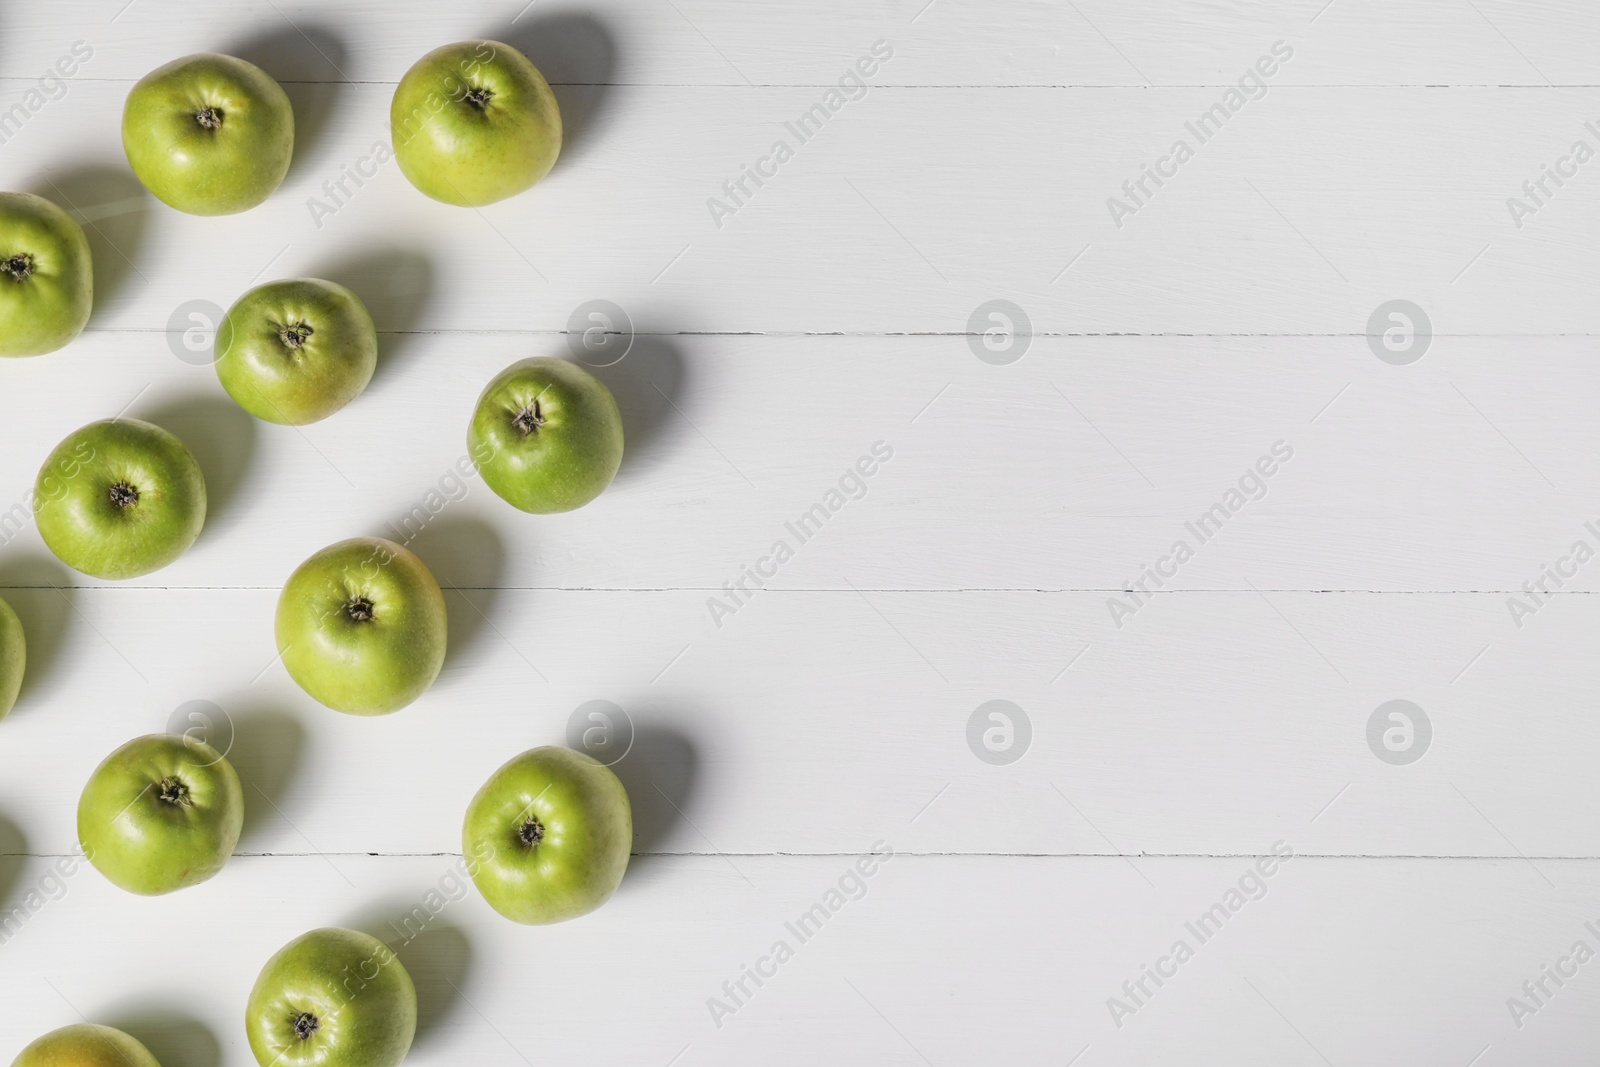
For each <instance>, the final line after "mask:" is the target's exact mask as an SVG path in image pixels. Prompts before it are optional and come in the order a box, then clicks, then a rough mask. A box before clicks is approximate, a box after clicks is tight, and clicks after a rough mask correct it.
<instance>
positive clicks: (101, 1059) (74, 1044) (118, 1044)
mask: <svg viewBox="0 0 1600 1067" xmlns="http://www.w3.org/2000/svg"><path fill="white" fill-rule="evenodd" d="M11 1067H161V1064H160V1063H159V1062H157V1060H156V1058H155V1057H154V1056H152V1055H150V1050H149V1049H147V1048H145V1047H144V1045H142V1044H140V1043H139V1041H138V1040H137V1039H135V1038H134V1037H133V1036H132V1035H131V1034H125V1033H123V1032H122V1031H121V1030H114V1029H112V1028H111V1027H109V1026H96V1025H95V1024H93V1023H73V1024H72V1025H71V1026H63V1027H62V1028H61V1029H59V1030H52V1031H50V1032H49V1033H48V1034H45V1035H44V1036H43V1037H41V1038H39V1039H38V1040H37V1041H35V1042H34V1043H33V1044H31V1045H29V1046H28V1047H27V1048H25V1049H23V1050H22V1053H21V1055H19V1056H18V1057H17V1058H16V1059H15V1060H13V1061H12V1063H11Z"/></svg>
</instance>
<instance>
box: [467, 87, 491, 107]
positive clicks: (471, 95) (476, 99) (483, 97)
mask: <svg viewBox="0 0 1600 1067" xmlns="http://www.w3.org/2000/svg"><path fill="white" fill-rule="evenodd" d="M492 96H494V93H493V92H491V91H490V90H488V89H484V88H472V89H468V90H467V93H466V101H467V103H469V104H471V105H472V106H473V107H475V108H477V109H478V110H479V111H488V110H489V99H490V97H492Z"/></svg>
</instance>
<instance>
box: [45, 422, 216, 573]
mask: <svg viewBox="0 0 1600 1067" xmlns="http://www.w3.org/2000/svg"><path fill="white" fill-rule="evenodd" d="M129 488H131V489H132V490H133V491H134V493H135V494H136V499H135V500H133V501H132V502H128V503H124V504H122V505H121V506H119V505H118V503H117V500H119V499H120V500H123V501H127V500H128V496H127V493H126V490H127V489H129ZM33 508H34V519H35V521H36V523H37V524H38V527H39V535H40V536H41V537H43V538H44V543H45V544H46V545H47V546H48V547H49V549H50V551H52V552H54V553H55V554H56V556H57V558H59V559H60V560H61V562H63V563H65V564H66V565H67V566H69V567H71V568H72V569H73V570H76V571H81V572H83V573H84V574H89V575H93V576H94V577H96V578H117V579H121V578H137V577H138V576H139V575H141V574H149V573H150V572H151V571H158V570H160V569H161V568H162V567H165V566H166V565H167V564H169V563H171V562H173V561H174V560H176V559H177V558H178V557H179V556H181V555H183V554H184V552H186V551H188V549H189V546H190V545H192V544H194V542H195V538H197V537H199V536H200V530H201V528H202V527H203V526H204V525H205V521H206V482H205V477H204V476H203V475H202V474H201V473H200V465H199V464H198V463H196V462H195V459H194V456H193V455H192V454H191V453H190V452H189V449H188V448H186V447H185V446H184V443H183V442H182V441H180V440H178V439H177V438H176V437H174V436H173V435H172V434H170V433H168V432H167V431H166V430H163V429H162V428H161V427H159V426H152V425H151V424H150V423H148V422H140V421H139V420H138V419H121V418H119V419H107V420H105V421H103V422H93V423H90V424H89V425H88V426H85V427H83V428H82V429H80V430H77V431H74V432H73V433H71V434H69V435H68V436H67V438H66V440H64V441H62V442H61V443H60V444H59V445H57V446H56V448H55V451H53V452H51V453H50V456H49V458H48V459H46V460H45V461H44V465H43V466H42V467H40V468H39V477H38V478H37V479H36V480H35V482H34V504H33Z"/></svg>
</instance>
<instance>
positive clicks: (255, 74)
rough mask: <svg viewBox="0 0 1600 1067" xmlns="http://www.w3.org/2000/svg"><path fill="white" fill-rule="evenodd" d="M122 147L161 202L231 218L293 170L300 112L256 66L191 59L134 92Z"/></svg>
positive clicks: (157, 73) (155, 74)
mask: <svg viewBox="0 0 1600 1067" xmlns="http://www.w3.org/2000/svg"><path fill="white" fill-rule="evenodd" d="M122 147H123V150H124V151H125V152H127V154H128V163H129V164H130V165H131V166H132V167H133V172H134V174H136V175H138V176H139V180H140V181H141V182H144V184H145V187H146V188H147V189H149V190H150V191H151V192H152V193H154V194H155V195H156V198H157V199H159V200H160V201H161V202H162V203H164V204H167V205H168V206H170V207H175V208H177V209H178V210H179V211H186V212H188V213H189V214H191V215H232V214H235V213H236V212H240V211H247V210H249V209H250V208H253V207H255V206H256V205H257V204H259V203H261V202H262V201H263V200H265V199H266V198H267V197H269V196H271V195H272V193H273V190H275V189H277V188H278V185H279V183H280V182H282V181H283V176H284V175H285V174H287V173H288V172H289V160H290V158H291V157H292V156H293V155H294V108H293V107H291V106H290V104H289V97H288V94H286V93H285V92H284V91H283V86H281V85H279V84H278V83H277V82H276V81H274V80H273V79H272V76H271V75H270V74H268V73H267V72H266V71H264V70H262V69H261V68H260V67H258V66H256V65H255V64H254V63H247V62H245V61H244V60H242V59H237V58H235V57H234V56H221V55H216V54H214V53H210V52H205V53H201V54H199V55H193V56H185V57H184V58H182V59H175V60H173V61H172V62H171V63H168V64H166V65H165V66H162V67H157V68H156V69H155V70H153V71H151V72H150V73H149V74H146V75H145V76H144V77H143V78H141V79H139V83H138V84H137V85H135V86H134V87H133V90H132V91H131V92H129V93H128V100H127V103H126V104H125V105H124V106H123V109H122Z"/></svg>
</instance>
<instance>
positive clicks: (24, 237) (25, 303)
mask: <svg viewBox="0 0 1600 1067" xmlns="http://www.w3.org/2000/svg"><path fill="white" fill-rule="evenodd" d="M23 260H25V261H26V262H23ZM93 307H94V262H93V259H92V257H91V256H90V255H89V240H88V238H86V237H84V235H83V227H82V226H79V225H78V220H76V219H74V218H73V217H72V216H71V215H68V214H67V213H66V212H65V211H63V210H61V209H60V208H59V207H57V206H56V205H55V204H53V203H51V202H50V201H48V200H46V199H45V198H44V197H42V196H34V195H33V194H32V193H0V356H42V355H44V354H45V353H47V352H54V351H55V350H56V349H58V348H63V347H65V346H66V345H67V343H68V342H70V341H71V340H72V339H73V338H75V337H77V336H78V334H80V333H82V332H83V327H84V324H85V323H87V322H88V321H89V312H90V310H91V309H92V308H93Z"/></svg>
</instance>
